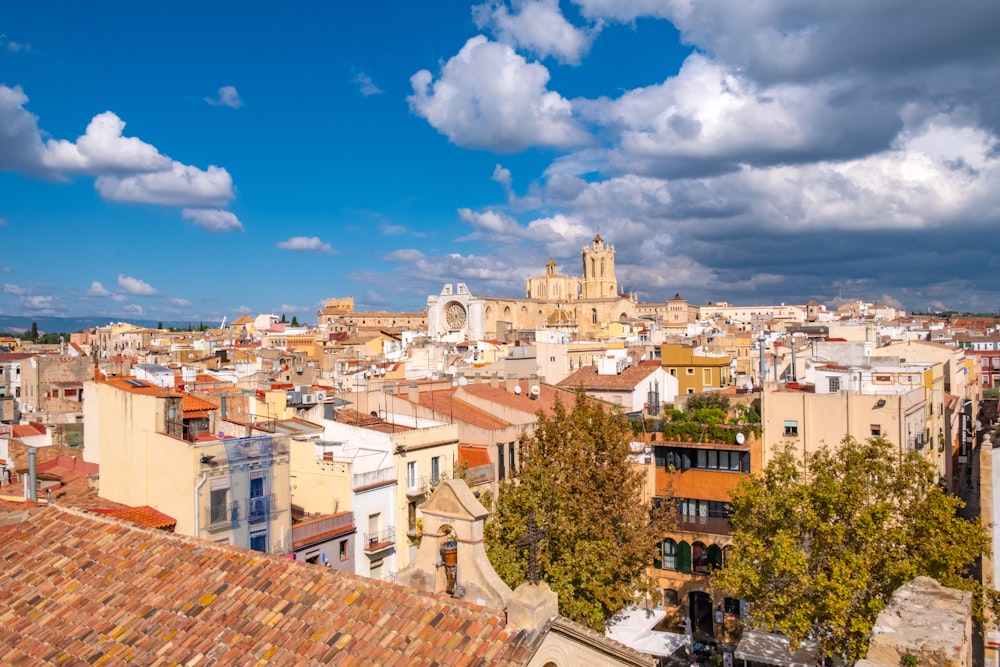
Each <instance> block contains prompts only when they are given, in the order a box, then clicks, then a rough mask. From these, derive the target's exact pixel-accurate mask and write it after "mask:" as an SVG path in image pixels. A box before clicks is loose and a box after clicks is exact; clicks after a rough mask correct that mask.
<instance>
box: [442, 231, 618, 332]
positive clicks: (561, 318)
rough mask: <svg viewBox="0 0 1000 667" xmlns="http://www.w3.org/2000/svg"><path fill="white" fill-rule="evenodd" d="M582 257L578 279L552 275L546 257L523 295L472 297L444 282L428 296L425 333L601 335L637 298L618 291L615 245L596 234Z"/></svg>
mask: <svg viewBox="0 0 1000 667" xmlns="http://www.w3.org/2000/svg"><path fill="white" fill-rule="evenodd" d="M581 255H582V260H583V267H584V273H583V277H582V278H579V279H577V278H573V277H570V276H563V275H560V274H558V273H556V268H555V263H554V262H553V261H552V260H549V263H548V264H547V266H546V270H545V273H544V274H543V275H541V276H538V277H534V278H528V279H527V280H526V283H525V294H526V296H525V298H523V299H517V298H505V297H483V296H475V295H473V294H472V293H471V292H470V291H469V288H468V286H467V285H466V284H465V283H458V284H457V285H451V284H448V285H445V286H444V287H443V288H442V290H441V292H440V293H439V294H436V295H432V296H429V297H427V331H428V334H429V335H430V336H431V337H432V338H438V339H442V340H449V341H453V342H460V341H463V340H478V339H482V338H488V339H500V340H507V339H509V338H510V337H512V336H520V335H528V332H530V335H531V336H534V332H535V331H543V330H556V331H560V332H562V333H565V334H567V335H569V336H570V337H572V338H574V339H578V340H581V339H587V338H593V337H595V336H600V335H601V333H602V332H603V331H605V330H606V329H607V326H608V323H610V322H622V321H628V320H631V319H634V318H635V316H636V301H635V300H634V299H631V298H627V297H624V296H621V295H619V294H618V281H617V279H616V278H615V249H614V246H608V245H606V244H605V243H604V239H602V238H601V237H600V235H597V236H595V237H594V239H593V241H592V242H591V244H590V245H589V246H586V247H584V248H583V250H582V252H581ZM555 293H558V294H555Z"/></svg>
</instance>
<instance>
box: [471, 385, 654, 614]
mask: <svg viewBox="0 0 1000 667" xmlns="http://www.w3.org/2000/svg"><path fill="white" fill-rule="evenodd" d="M631 434H632V429H631V427H630V425H629V422H628V419H627V418H626V417H625V415H624V414H623V413H622V412H621V411H620V410H617V409H615V410H610V411H606V410H605V409H604V408H603V407H602V406H601V405H600V404H599V403H598V402H597V401H594V400H593V399H590V398H588V397H587V396H586V394H584V393H583V391H582V390H579V391H578V392H577V395H576V403H575V404H574V405H573V408H572V409H571V410H567V409H566V407H565V406H564V405H563V404H562V403H561V402H557V403H556V405H555V408H554V410H553V412H552V415H551V416H546V415H545V414H544V413H542V412H541V411H539V412H538V427H537V429H536V430H535V432H534V434H531V435H525V436H522V438H521V441H520V464H521V469H520V470H519V471H518V474H517V478H516V479H515V480H513V481H509V482H507V481H505V482H501V484H500V492H499V496H498V498H497V502H496V506H495V510H494V512H493V514H492V517H491V519H490V521H489V522H488V523H487V524H486V529H485V531H486V545H487V552H488V554H489V557H490V561H491V562H492V563H493V566H494V567H495V569H496V571H497V573H498V574H499V575H500V576H501V577H502V578H503V579H504V581H506V582H507V584H508V585H510V586H511V587H512V588H515V587H517V586H518V585H520V584H522V583H524V582H525V581H526V579H527V571H528V558H527V552H526V550H525V549H524V548H522V547H519V546H518V545H517V541H518V540H519V539H520V538H522V537H524V535H525V533H526V532H527V517H528V515H529V514H530V513H532V512H533V513H534V515H535V519H536V521H537V523H538V526H539V528H540V529H541V530H544V531H546V533H547V537H546V539H544V540H542V541H541V542H540V543H539V545H538V566H539V571H540V576H541V579H542V580H544V581H545V582H546V583H548V584H549V586H551V587H552V589H553V590H554V591H555V592H556V593H557V594H558V595H559V612H560V613H561V614H562V615H563V616H566V617H567V618H570V619H572V620H574V621H577V622H579V623H583V624H585V625H587V626H589V627H591V628H593V629H595V630H599V631H603V629H604V623H605V621H606V620H607V619H608V618H610V617H611V616H612V615H613V614H614V613H616V612H617V611H619V610H620V609H622V608H623V607H624V606H625V605H627V604H628V603H630V602H631V601H633V600H634V599H635V598H636V595H637V593H638V592H641V591H644V590H648V589H649V588H650V585H649V582H647V581H646V569H647V566H648V565H649V563H651V562H652V559H653V556H654V554H655V552H656V545H657V543H658V542H659V541H660V540H661V539H662V538H663V534H664V532H665V530H667V529H668V528H669V526H668V521H669V516H668V514H667V512H666V510H665V509H660V508H653V507H652V505H651V501H650V500H647V499H646V498H645V496H644V493H643V490H644V486H645V474H644V473H643V472H642V470H641V468H639V467H638V466H636V465H634V464H632V463H631V462H630V461H629V460H628V456H629V454H630V447H629V442H630V440H631ZM668 505H669V503H668ZM670 516H672V515H670Z"/></svg>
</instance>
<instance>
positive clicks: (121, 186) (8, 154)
mask: <svg viewBox="0 0 1000 667" xmlns="http://www.w3.org/2000/svg"><path fill="white" fill-rule="evenodd" d="M27 102H28V97H27V96H26V95H25V94H24V92H23V91H22V90H21V88H20V87H16V86H15V87H13V88H11V87H8V86H5V85H2V84H0V128H3V130H2V131H0V171H16V172H20V173H23V174H25V175H28V176H33V177H41V178H46V179H49V180H65V178H66V175H67V174H87V175H91V176H96V177H97V180H96V181H95V187H96V189H97V191H98V193H99V194H100V195H101V196H102V197H104V198H105V199H108V200H110V201H117V202H135V203H144V204H159V205H163V206H180V207H185V206H186V207H191V208H221V207H223V206H226V205H227V204H228V203H229V202H230V201H231V200H232V199H233V197H234V196H235V193H234V190H233V181H232V177H231V176H230V175H229V172H228V171H226V169H224V168H222V167H217V166H210V167H208V168H207V169H204V170H203V169H199V168H198V167H194V166H191V165H186V164H183V163H181V162H178V161H176V160H172V159H171V158H169V157H167V156H165V155H163V154H161V153H160V152H159V151H158V150H157V149H156V147H155V146H152V145H151V144H148V143H146V142H144V141H142V140H140V139H138V138H136V137H125V136H123V135H122V131H123V130H124V128H125V122H124V121H123V120H122V119H121V118H119V117H118V116H117V115H116V114H114V113H112V112H110V111H106V112H104V113H101V114H98V115H96V116H94V118H93V119H92V120H91V121H90V123H89V124H88V125H87V128H86V130H85V132H84V134H83V135H82V136H80V137H78V138H77V140H76V141H75V142H72V141H68V140H65V139H49V140H48V141H47V142H46V143H43V141H42V132H41V131H40V130H39V128H38V119H37V117H36V116H35V115H34V114H32V113H30V112H28V111H27V110H26V109H25V108H24V106H25V105H26V104H27ZM229 224H230V225H231V224H232V221H230V223H229Z"/></svg>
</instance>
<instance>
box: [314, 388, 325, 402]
mask: <svg viewBox="0 0 1000 667" xmlns="http://www.w3.org/2000/svg"><path fill="white" fill-rule="evenodd" d="M325 400H326V392H325V391H317V392H316V402H317V403H322V402H323V401H325Z"/></svg>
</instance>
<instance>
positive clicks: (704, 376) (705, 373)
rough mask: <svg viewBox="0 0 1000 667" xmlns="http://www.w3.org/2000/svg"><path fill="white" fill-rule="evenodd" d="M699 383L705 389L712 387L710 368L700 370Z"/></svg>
mask: <svg viewBox="0 0 1000 667" xmlns="http://www.w3.org/2000/svg"><path fill="white" fill-rule="evenodd" d="M701 383H702V384H703V385H705V386H706V387H709V386H711V385H712V369H711V368H702V369H701Z"/></svg>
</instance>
